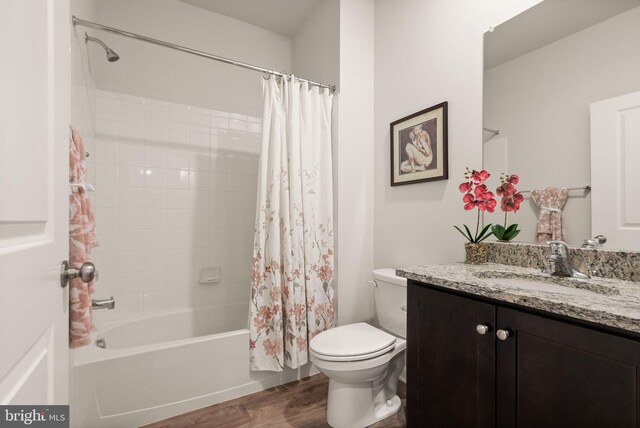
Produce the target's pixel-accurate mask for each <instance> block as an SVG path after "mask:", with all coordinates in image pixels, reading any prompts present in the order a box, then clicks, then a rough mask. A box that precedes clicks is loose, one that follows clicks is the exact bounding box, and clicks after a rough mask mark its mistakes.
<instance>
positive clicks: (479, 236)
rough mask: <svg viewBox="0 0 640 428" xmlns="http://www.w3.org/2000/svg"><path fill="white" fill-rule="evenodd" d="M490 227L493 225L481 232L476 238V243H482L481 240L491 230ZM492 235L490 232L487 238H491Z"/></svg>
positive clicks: (487, 226)
mask: <svg viewBox="0 0 640 428" xmlns="http://www.w3.org/2000/svg"><path fill="white" fill-rule="evenodd" d="M490 227H491V224H488V225H486V226H485V227H484V228H483V229H482V231H480V234H479V235H478V236H477V237H476V242H480V239H482V237H483V236H484V234H485V233H487V231H488V230H489V228H490ZM491 234H493V232H490V234H489V235H488V236H487V238H488V237H489V236H491ZM485 239H486V238H485Z"/></svg>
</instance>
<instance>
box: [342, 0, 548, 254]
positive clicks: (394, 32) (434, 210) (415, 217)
mask: <svg viewBox="0 0 640 428" xmlns="http://www.w3.org/2000/svg"><path fill="white" fill-rule="evenodd" d="M538 1H539V0H517V1H514V0H487V1H476V0H431V1H422V0H376V19H375V127H374V130H375V140H373V150H374V152H375V163H374V165H375V168H374V179H375V216H374V217H375V222H374V224H375V228H374V229H375V257H374V262H375V265H376V266H406V265H414V264H425V263H442V262H452V261H460V260H462V259H463V251H464V250H463V243H464V240H463V238H462V236H460V234H459V233H458V232H457V231H456V230H455V229H454V228H453V225H454V224H458V225H460V224H462V223H467V224H472V223H474V221H475V216H474V215H472V214H470V213H468V212H465V211H464V210H463V208H462V203H461V195H460V193H459V191H458V184H459V183H460V182H461V181H462V178H463V172H464V169H465V167H467V166H468V167H471V168H473V167H476V168H479V167H480V166H481V165H482V74H483V73H482V61H483V59H482V34H483V33H484V32H485V31H486V30H487V29H488V28H489V27H490V26H496V25H498V24H499V23H501V22H503V21H504V20H506V19H509V18H510V17H512V16H514V15H515V14H517V13H519V12H521V11H523V10H525V9H526V8H528V7H531V6H532V5H534V4H536V3H538ZM343 84H344V82H343ZM443 101H448V102H449V177H450V178H449V180H447V181H437V182H429V183H420V184H413V185H407V186H399V187H394V188H391V187H390V186H389V162H390V161H389V123H390V122H392V121H394V120H396V119H399V118H401V117H404V116H406V115H409V114H411V113H414V112H416V111H419V110H422V109H424V108H426V107H429V106H432V105H434V104H437V103H440V102H443ZM368 148H369V149H371V148H372V147H371V146H369V147H368Z"/></svg>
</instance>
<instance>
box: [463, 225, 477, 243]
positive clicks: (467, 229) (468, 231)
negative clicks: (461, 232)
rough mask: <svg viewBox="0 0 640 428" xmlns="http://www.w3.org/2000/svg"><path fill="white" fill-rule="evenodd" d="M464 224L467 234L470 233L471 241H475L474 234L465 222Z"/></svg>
mask: <svg viewBox="0 0 640 428" xmlns="http://www.w3.org/2000/svg"><path fill="white" fill-rule="evenodd" d="M463 226H464V229H465V230H466V231H467V234H468V235H469V242H475V239H473V235H472V234H471V231H470V230H469V228H468V227H467V225H466V224H463Z"/></svg>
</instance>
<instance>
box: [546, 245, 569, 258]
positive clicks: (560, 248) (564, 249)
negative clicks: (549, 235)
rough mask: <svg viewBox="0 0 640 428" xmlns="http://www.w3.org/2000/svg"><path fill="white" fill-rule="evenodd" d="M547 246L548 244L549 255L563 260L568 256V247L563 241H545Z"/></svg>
mask: <svg viewBox="0 0 640 428" xmlns="http://www.w3.org/2000/svg"><path fill="white" fill-rule="evenodd" d="M547 244H549V251H550V252H551V254H555V255H558V256H560V257H565V258H566V257H567V255H568V254H569V247H568V246H567V243H566V242H564V241H547Z"/></svg>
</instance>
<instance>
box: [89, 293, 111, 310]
mask: <svg viewBox="0 0 640 428" xmlns="http://www.w3.org/2000/svg"><path fill="white" fill-rule="evenodd" d="M115 307H116V299H114V298H113V296H111V298H109V299H91V309H115Z"/></svg>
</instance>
